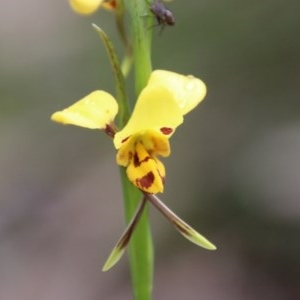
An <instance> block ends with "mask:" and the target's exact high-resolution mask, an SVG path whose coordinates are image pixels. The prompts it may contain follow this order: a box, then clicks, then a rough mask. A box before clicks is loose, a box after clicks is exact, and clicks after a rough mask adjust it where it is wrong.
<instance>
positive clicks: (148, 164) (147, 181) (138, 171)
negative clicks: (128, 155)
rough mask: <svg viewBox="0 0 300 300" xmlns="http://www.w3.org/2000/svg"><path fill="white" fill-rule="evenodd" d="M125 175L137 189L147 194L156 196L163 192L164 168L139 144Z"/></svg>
mask: <svg viewBox="0 0 300 300" xmlns="http://www.w3.org/2000/svg"><path fill="white" fill-rule="evenodd" d="M126 173H127V176H128V179H129V180H130V181H131V182H132V183H133V184H134V185H135V186H136V187H137V188H139V189H141V190H143V191H145V192H147V193H151V194H157V193H162V192H163V190H164V181H165V167H164V165H163V164H162V163H161V162H160V161H159V160H158V159H157V158H156V157H154V156H151V155H150V154H149V153H148V152H147V150H146V149H145V147H144V146H143V144H141V143H137V144H136V146H135V153H134V154H133V157H132V159H131V160H130V163H129V165H128V167H127V169H126Z"/></svg>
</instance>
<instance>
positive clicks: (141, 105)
mask: <svg viewBox="0 0 300 300" xmlns="http://www.w3.org/2000/svg"><path fill="white" fill-rule="evenodd" d="M205 94H206V87H205V84H204V83H203V82H202V81H201V80H200V79H197V78H195V77H193V76H184V75H180V74H177V73H174V72H169V71H163V70H156V71H153V72H152V73H151V76H150V78H149V81H148V84H147V86H146V87H145V88H144V89H143V90H142V92H141V94H140V95H139V97H138V100H137V102H136V105H135V108H134V110H133V113H132V115H131V117H130V119H129V121H128V122H127V124H126V125H125V127H124V128H123V129H121V130H120V131H117V130H116V126H115V125H114V118H115V116H116V115H117V113H118V104H117V101H116V100H115V99H114V97H113V96H112V95H110V94H109V93H107V92H104V91H94V92H92V93H90V94H89V95H87V96H86V97H84V98H83V99H81V100H79V101H78V102H76V103H75V104H73V105H71V106H69V107H68V108H66V109H64V110H62V111H58V112H56V113H54V114H53V115H52V116H51V119H52V120H53V121H56V122H59V123H62V124H72V125H77V126H81V127H85V128H89V129H102V130H103V131H104V132H106V133H107V134H108V135H109V136H110V137H112V138H113V142H114V146H115V148H116V149H117V151H118V152H117V158H116V161H117V164H119V165H120V166H123V167H126V173H127V176H128V179H129V180H130V181H131V182H132V183H133V184H134V185H135V186H136V187H137V188H139V189H140V190H141V191H142V193H143V195H144V197H143V199H142V201H141V203H140V205H139V206H138V208H137V210H136V212H135V214H134V215H133V217H132V219H131V221H130V222H129V224H128V226H127V228H126V229H125V231H124V233H123V234H122V236H121V238H120V239H119V241H118V242H117V244H116V245H115V247H114V248H113V250H112V252H111V253H110V255H109V257H108V259H107V261H106V262H105V264H104V266H103V271H107V270H109V269H110V268H111V267H113V266H114V265H115V264H116V263H117V262H118V261H119V260H120V258H121V257H122V255H123V254H124V252H125V250H126V247H127V245H128V243H129V241H130V238H131V236H132V233H133V232H134V229H135V227H136V225H137V223H138V221H139V219H140V217H141V214H142V211H143V209H144V207H145V203H146V201H149V202H150V203H152V205H153V206H155V207H156V208H157V209H158V210H159V211H160V212H161V213H162V214H163V215H164V216H165V217H166V218H167V219H168V220H169V221H170V222H171V223H172V224H173V225H174V227H175V228H176V229H177V230H178V231H179V232H180V233H181V234H182V235H183V236H184V237H185V238H187V239H188V240H190V241H191V242H193V243H195V244H196V245H198V246H201V247H203V248H205V249H208V250H215V249H216V247H215V245H214V244H212V243H211V242H210V241H208V240H207V239H206V238H205V237H204V236H202V235H201V234H200V233H198V232H197V231H196V230H194V229H193V228H192V227H191V226H190V225H188V224H187V223H186V222H184V221H183V220H182V219H180V218H179V217H178V216H177V215H176V214H175V213H174V212H173V211H172V210H170V209H169V208H168V207H167V206H166V205H164V204H163V203H162V202H161V200H160V199H159V198H158V197H157V196H156V195H155V194H156V193H159V192H163V189H164V179H165V168H164V165H163V164H162V162H161V161H160V160H159V159H158V157H157V156H168V155H170V144H169V138H170V137H171V136H172V134H173V133H174V132H175V129H176V128H177V126H179V125H180V124H181V123H182V122H183V116H184V115H185V114H186V113H188V112H189V111H191V110H192V109H193V108H195V107H196V106H197V104H199V103H200V102H201V101H202V100H203V98H204V97H205Z"/></svg>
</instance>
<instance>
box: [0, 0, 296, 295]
mask: <svg viewBox="0 0 300 300" xmlns="http://www.w3.org/2000/svg"><path fill="white" fill-rule="evenodd" d="M168 8H170V9H171V10H172V11H173V13H174V15H175V17H176V25H175V26H174V27H167V28H165V30H164V31H163V32H162V34H161V35H159V28H153V34H154V41H153V42H154V43H153V66H154V68H161V69H168V70H173V71H176V72H179V73H182V74H193V75H195V76H197V77H200V78H202V79H203V80H204V81H205V82H206V84H207V86H208V95H207V97H206V99H205V101H204V102H203V104H201V105H200V106H199V107H198V108H197V109H196V110H194V111H193V112H191V113H190V114H189V115H188V116H187V117H186V119H185V124H184V126H182V127H180V128H179V129H178V130H177V132H176V134H175V135H174V136H173V137H172V156H171V157H170V158H168V159H167V160H165V163H166V166H167V182H166V191H165V193H164V194H163V195H162V197H161V198H162V200H163V201H164V202H165V203H166V204H167V205H168V206H169V207H170V208H172V209H173V210H174V211H175V212H176V213H178V214H179V215H180V216H181V217H182V218H183V219H184V220H186V221H187V222H188V223H190V224H191V225H192V226H194V227H195V228H196V229H198V230H199V231H200V232H201V233H203V234H204V235H206V236H207V237H208V238H209V239H210V240H211V241H213V242H214V243H215V244H216V245H217V246H218V250H217V251H216V252H208V251H205V250H203V249H200V248H198V247H196V246H194V245H193V244H191V243H189V242H187V241H186V240H185V239H184V238H182V237H181V236H180V235H178V233H177V232H176V231H175V230H174V229H173V227H172V226H171V225H170V224H169V223H168V222H167V220H165V219H164V218H163V217H162V216H161V215H160V214H159V213H158V212H157V211H156V210H155V209H153V208H152V209H151V221H152V229H153V236H154V244H155V252H156V265H155V284H154V299H186V300H197V299H201V300H217V299H222V300H227V299H230V300H232V299H237V300H240V299H243V300H248V299H249V300H250V299H251V300H253V299H264V300H269V299H270V300H286V299H289V300H294V299H295V300H296V299H300V285H299V282H300V258H299V254H300V218H299V217H300V159H299V157H300V101H299V100H300V92H299V79H300V38H299V37H300V18H299V11H300V3H299V1H297V0H289V1H285V2H284V1H280V0H273V1H270V0H266V1H262V0H260V1H258V0H252V1H238V0H228V1H220V0H217V1H207V0H203V1H180V0H176V1H173V2H172V3H168ZM92 22H95V23H96V24H97V25H99V26H100V27H102V28H103V29H104V30H105V31H106V32H107V33H108V34H109V35H110V37H111V39H112V40H113V41H114V43H115V46H116V48H117V49H118V51H119V53H120V54H122V50H123V49H122V45H121V44H120V42H119V40H118V36H117V34H116V29H115V24H114V19H113V18H112V16H111V14H110V13H109V12H106V11H99V12H98V13H97V14H95V15H93V16H90V17H80V16H77V15H75V14H74V13H72V12H71V10H70V9H69V7H68V4H67V2H66V1H59V0H53V1H37V0H28V1H17V0H12V1H5V4H4V2H3V3H2V4H1V10H0V76H1V80H0V97H1V98H0V137H1V141H0V143H1V144H0V145H1V147H0V170H1V171H0V193H1V194H0V299H1V300H2V299H3V300H21V299H22V300H54V299H55V300H56V299H60V300H81V299H84V300H96V299H113V300H119V299H120V300H121V299H122V300H127V299H128V300H129V299H132V295H131V287H130V277H129V270H128V262H127V258H126V257H125V258H123V259H122V260H121V262H120V263H119V264H118V265H117V266H116V267H115V268H114V269H112V270H111V271H109V272H108V273H102V271H101V268H102V265H103V263H104V262H105V260H106V258H107V255H108V254H109V252H110V250H111V249H112V247H113V245H114V243H115V242H116V241H117V239H118V238H119V236H120V234H121V233H122V231H123V229H124V218H123V203H122V195H121V186H120V181H119V172H118V168H117V166H116V165H115V150H114V149H113V146H112V143H111V141H109V139H108V138H107V137H106V136H105V135H104V134H101V133H99V132H96V131H92V130H85V129H81V128H78V127H72V126H65V127H63V126H61V125H58V124H55V123H53V122H51V121H50V119H49V117H50V115H51V113H52V112H54V111H56V110H59V109H61V108H64V107H66V106H67V105H69V104H71V103H73V102H74V101H76V100H78V99H80V98H81V97H83V96H84V95H86V94H88V93H89V92H90V91H92V90H94V89H104V90H107V91H109V92H112V93H113V92H114V87H113V76H112V72H111V69H110V65H109V62H108V58H107V56H106V53H105V50H104V47H103V45H102V43H101V41H100V40H99V38H98V36H97V34H96V33H95V32H94V30H93V29H92V28H91V26H90V24H91V23H92ZM131 94H133V93H132V89H131Z"/></svg>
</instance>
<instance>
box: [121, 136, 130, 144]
mask: <svg viewBox="0 0 300 300" xmlns="http://www.w3.org/2000/svg"><path fill="white" fill-rule="evenodd" d="M129 138H130V136H127V137H126V138H125V139H123V140H122V141H121V143H122V144H123V143H125V142H126V141H127V140H128V139H129Z"/></svg>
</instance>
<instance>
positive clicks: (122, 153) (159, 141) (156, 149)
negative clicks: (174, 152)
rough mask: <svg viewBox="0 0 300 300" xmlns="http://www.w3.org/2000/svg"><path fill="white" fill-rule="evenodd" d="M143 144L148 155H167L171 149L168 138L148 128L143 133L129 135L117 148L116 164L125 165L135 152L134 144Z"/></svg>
mask: <svg viewBox="0 0 300 300" xmlns="http://www.w3.org/2000/svg"><path fill="white" fill-rule="evenodd" d="M137 143H141V144H143V146H144V147H145V149H146V150H147V151H148V152H149V154H150V155H154V156H155V155H161V156H165V157H166V156H169V155H170V152H171V149H170V143H169V140H168V138H167V137H166V136H165V135H164V134H162V133H159V132H156V131H153V130H148V131H145V132H144V134H142V135H140V134H136V135H133V136H131V137H130V138H129V139H128V140H127V141H125V142H124V143H123V144H122V146H121V147H120V148H119V150H118V153H117V164H118V165H120V166H123V167H127V165H128V164H129V162H130V160H131V159H132V157H133V155H134V152H135V145H136V144H137Z"/></svg>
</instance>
